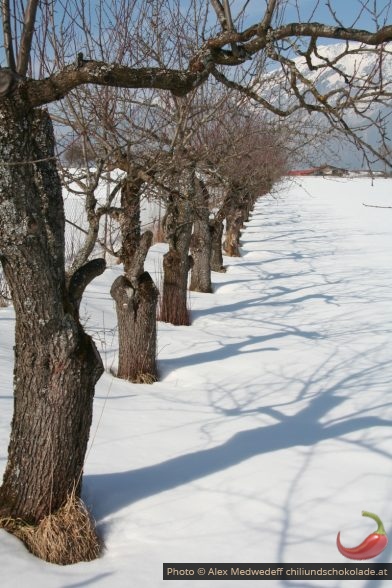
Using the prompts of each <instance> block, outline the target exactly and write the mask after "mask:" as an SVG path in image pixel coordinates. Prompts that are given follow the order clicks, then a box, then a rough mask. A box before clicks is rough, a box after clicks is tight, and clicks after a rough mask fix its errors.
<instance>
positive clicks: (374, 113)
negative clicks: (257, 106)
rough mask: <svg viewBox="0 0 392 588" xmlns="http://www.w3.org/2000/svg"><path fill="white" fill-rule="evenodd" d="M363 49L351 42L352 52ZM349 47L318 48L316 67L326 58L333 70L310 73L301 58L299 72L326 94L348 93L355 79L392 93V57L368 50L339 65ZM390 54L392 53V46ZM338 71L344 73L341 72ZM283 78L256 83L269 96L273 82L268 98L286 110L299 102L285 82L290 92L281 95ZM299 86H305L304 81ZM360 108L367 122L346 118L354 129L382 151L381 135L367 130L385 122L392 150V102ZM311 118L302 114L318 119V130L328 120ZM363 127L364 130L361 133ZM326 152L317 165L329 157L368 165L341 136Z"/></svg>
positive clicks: (316, 160) (317, 157)
mask: <svg viewBox="0 0 392 588" xmlns="http://www.w3.org/2000/svg"><path fill="white" fill-rule="evenodd" d="M360 47H361V45H360V44H359V43H350V44H349V45H348V48H349V50H350V51H355V50H358V49H359V48H360ZM362 47H363V46H362ZM346 48H347V45H346V43H335V44H331V45H323V46H320V47H318V50H317V52H318V54H319V55H320V58H318V57H315V56H314V55H312V65H314V66H319V65H321V64H323V59H322V57H324V58H326V59H327V60H328V61H329V62H330V63H331V64H332V67H331V66H329V67H328V64H326V67H325V68H321V69H314V70H310V69H309V67H308V64H307V62H306V59H305V57H297V58H295V59H294V61H295V64H296V67H297V68H298V70H299V72H300V73H301V74H303V75H304V76H306V78H307V79H308V80H309V81H310V82H311V83H312V85H313V86H314V87H315V88H316V89H317V90H318V92H319V93H320V94H322V95H325V94H328V93H330V92H335V91H336V97H337V96H338V93H337V91H338V90H342V91H345V89H346V88H348V86H349V84H350V81H351V80H352V79H353V78H355V80H356V83H358V86H359V87H360V85H361V84H365V83H366V82H368V81H369V80H371V81H372V83H373V84H374V85H375V86H378V85H381V84H382V85H383V87H384V89H385V88H388V86H389V88H388V89H389V92H391V93H392V54H389V53H386V52H383V53H382V54H381V56H380V55H378V54H375V53H373V52H370V51H366V50H365V51H364V52H361V53H350V54H347V55H344V56H343V57H342V58H341V59H339V60H338V61H337V62H336V60H337V59H338V57H339V55H341V54H342V53H343V52H344V51H345V49H346ZM390 51H392V46H391V48H390ZM335 62H336V63H335ZM380 63H381V65H382V67H381V69H380V67H379V66H380ZM338 69H339V71H340V72H342V73H339V72H338ZM380 71H381V74H380ZM282 78H283V74H282V73H281V70H275V71H272V72H270V73H269V74H267V76H266V78H264V80H263V81H262V82H261V83H256V84H255V85H254V89H255V90H257V89H258V88H260V89H261V91H262V93H263V94H264V95H265V94H266V89H267V88H266V84H265V81H266V79H269V80H270V82H272V84H271V83H269V84H268V85H267V87H268V86H269V90H268V89H267V93H269V95H268V98H269V99H270V100H272V101H273V103H274V104H276V105H277V106H279V107H280V108H283V109H284V108H287V106H288V105H290V104H291V103H292V101H293V100H295V96H294V93H293V91H292V90H291V89H290V88H289V83H288V82H283V88H285V90H286V91H285V90H284V89H283V91H280V92H277V87H278V86H280V87H282ZM298 85H299V86H300V85H301V84H300V82H299V83H298ZM303 88H304V91H305V93H306V98H307V100H309V101H310V102H311V101H312V100H314V99H313V98H312V96H311V93H310V91H309V90H306V87H304V86H303ZM360 107H361V110H362V111H363V113H364V115H365V116H366V121H365V119H364V118H363V117H362V116H360V115H359V114H357V113H355V112H354V111H348V110H346V111H345V114H344V118H345V121H346V122H347V124H348V125H349V127H350V128H351V129H352V130H354V129H357V132H358V133H359V134H360V135H361V137H362V138H363V139H364V140H365V141H366V142H368V143H370V144H371V145H372V146H373V147H376V148H379V147H380V145H381V136H380V134H379V132H378V131H377V130H376V128H375V127H373V128H371V127H370V126H369V128H363V127H364V126H366V125H369V124H370V123H371V121H373V122H376V121H378V122H379V123H380V122H382V124H383V125H384V127H385V128H384V131H383V132H384V133H385V137H386V138H387V142H388V139H390V140H391V142H390V144H391V150H392V116H391V115H392V99H391V100H390V101H388V102H384V103H379V102H373V101H369V100H366V99H365V100H363V101H362V102H361V105H360ZM311 116H312V117H313V118H311V117H310V115H309V116H307V115H306V112H305V111H302V113H301V117H302V119H303V120H304V121H311V120H314V126H315V127H316V126H317V125H318V124H321V123H322V121H323V119H324V117H323V116H322V115H320V114H317V113H316V114H312V115H311ZM365 123H366V125H365ZM361 127H362V130H360V128H361ZM325 150H326V153H321V154H314V164H316V165H317V164H321V163H325V161H326V158H328V163H331V164H333V165H339V166H345V167H348V168H358V167H362V166H363V165H364V162H363V155H362V154H361V152H359V151H358V150H357V149H356V148H355V146H354V145H353V144H352V143H350V142H349V141H347V140H345V139H344V137H343V135H340V137H338V138H336V137H334V138H331V139H328V140H327V142H326V144H325ZM383 165H384V164H381V163H380V162H379V163H378V164H375V165H374V168H375V169H377V168H378V169H380V168H382V167H383Z"/></svg>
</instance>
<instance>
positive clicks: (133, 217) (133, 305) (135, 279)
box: [110, 177, 159, 384]
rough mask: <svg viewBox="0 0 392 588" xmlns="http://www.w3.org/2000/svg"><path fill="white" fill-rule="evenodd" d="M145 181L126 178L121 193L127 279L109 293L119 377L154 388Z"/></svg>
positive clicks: (154, 294) (153, 303)
mask: <svg viewBox="0 0 392 588" xmlns="http://www.w3.org/2000/svg"><path fill="white" fill-rule="evenodd" d="M142 184H143V181H142V180H137V179H136V180H132V178H131V177H127V178H126V180H125V182H124V185H123V187H122V190H121V209H122V212H121V215H120V219H119V220H120V230H121V240H122V244H121V261H122V262H123V264H124V275H123V276H120V277H119V278H117V279H116V280H115V281H114V283H113V285H112V288H111V290H110V293H111V295H112V297H113V298H114V300H115V301H116V312H117V324H118V337H119V351H118V369H117V377H118V378H123V379H124V380H130V381H131V382H135V383H145V384H152V383H153V382H156V381H157V379H158V370H157V366H156V336H157V335H156V309H157V303H158V294H159V292H158V289H157V288H156V286H155V284H154V282H153V280H152V278H151V276H150V274H148V273H147V272H145V271H144V261H145V259H146V256H147V253H148V250H149V248H150V246H151V242H152V233H151V231H146V232H145V233H144V234H143V235H142V236H141V229H140V188H141V186H142Z"/></svg>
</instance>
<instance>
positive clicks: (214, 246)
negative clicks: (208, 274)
mask: <svg viewBox="0 0 392 588" xmlns="http://www.w3.org/2000/svg"><path fill="white" fill-rule="evenodd" d="M209 228H210V234H211V260H210V265H211V269H212V271H213V272H225V271H226V269H225V268H224V267H223V255H222V236H223V222H222V221H221V220H219V219H217V218H214V219H210V222H209Z"/></svg>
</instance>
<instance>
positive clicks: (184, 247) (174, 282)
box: [159, 194, 192, 325]
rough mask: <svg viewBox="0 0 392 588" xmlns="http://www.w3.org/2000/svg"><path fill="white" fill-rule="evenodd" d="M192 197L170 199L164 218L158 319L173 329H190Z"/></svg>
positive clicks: (189, 195)
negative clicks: (166, 248)
mask: <svg viewBox="0 0 392 588" xmlns="http://www.w3.org/2000/svg"><path fill="white" fill-rule="evenodd" d="M191 201H192V200H191V194H188V195H187V197H184V198H181V199H180V198H178V197H177V196H173V197H172V199H171V201H170V202H169V204H168V208H167V213H166V218H165V232H166V240H167V242H168V243H169V251H168V252H167V253H166V254H165V255H164V256H163V289H162V298H161V308H160V314H159V319H160V320H161V321H164V322H166V323H172V324H173V325H189V324H190V316H189V311H188V307H187V297H188V272H189V270H190V269H191V266H192V257H191V256H190V255H189V245H190V241H191V234H192V209H191Z"/></svg>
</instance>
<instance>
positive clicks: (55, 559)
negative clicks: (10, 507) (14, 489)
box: [0, 493, 103, 565]
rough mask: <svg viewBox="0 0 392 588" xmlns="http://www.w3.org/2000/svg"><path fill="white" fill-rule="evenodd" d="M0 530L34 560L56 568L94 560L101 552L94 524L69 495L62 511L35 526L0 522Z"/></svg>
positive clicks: (19, 522) (82, 507)
mask: <svg viewBox="0 0 392 588" xmlns="http://www.w3.org/2000/svg"><path fill="white" fill-rule="evenodd" d="M0 528H3V529H5V530H6V531H8V532H9V533H11V534H12V535H15V536H16V537H18V538H19V539H20V540H21V541H23V543H24V544H25V546H26V547H27V549H28V550H29V551H30V552H31V553H32V554H33V555H35V556H37V557H39V558H40V559H43V560H45V561H47V562H50V563H54V564H58V565H69V564H74V563H78V562H82V561H91V560H94V559H97V558H98V557H99V556H100V555H101V553H102V551H103V542H102V541H101V540H100V539H99V537H98V535H97V532H96V528H95V523H94V521H93V520H92V518H91V516H90V514H89V512H88V511H87V508H86V506H85V505H84V503H83V502H82V500H80V498H78V497H77V496H75V494H74V493H73V494H71V495H70V496H69V498H68V500H67V502H66V503H65V505H64V506H63V507H61V508H60V509H59V510H58V511H56V512H55V513H52V514H49V515H48V516H46V517H45V518H43V519H42V520H41V521H40V522H39V523H38V524H37V525H28V524H26V523H24V522H23V521H20V520H17V519H9V518H8V519H6V518H3V519H0Z"/></svg>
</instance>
